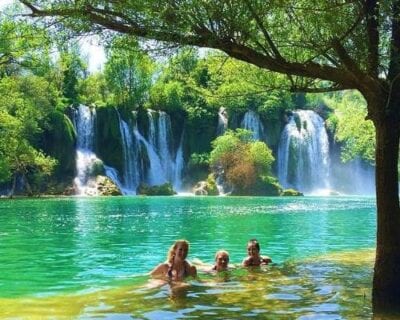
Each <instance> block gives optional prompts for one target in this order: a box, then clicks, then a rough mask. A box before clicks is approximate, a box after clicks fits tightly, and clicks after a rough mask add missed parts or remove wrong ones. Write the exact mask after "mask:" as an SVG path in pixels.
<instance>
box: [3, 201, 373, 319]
mask: <svg viewBox="0 0 400 320" xmlns="http://www.w3.org/2000/svg"><path fill="white" fill-rule="evenodd" d="M375 229H376V222H375V199H374V198H368V197H326V198H320V197H301V198H250V197H238V198H230V197H207V198H202V197H197V198H194V197H156V198H150V197H114V198H61V199H33V200H27V199H21V200H14V201H9V200H3V201H0V315H3V316H6V317H7V316H9V317H25V316H37V317H41V316H44V317H46V316H48V317H51V318H54V317H55V318H57V317H72V318H79V317H82V318H88V317H95V318H97V317H103V316H110V317H116V318H140V319H179V318H185V317H195V316H196V317H207V318H216V319H217V318H243V317H253V318H261V319H280V318H282V319H287V318H298V319H311V318H313V319H314V318H316V319H320V318H326V319H341V318H346V319H347V318H358V317H370V316H371V307H370V286H371V285H370V282H371V276H372V259H373V250H372V249H373V247H374V245H375ZM179 238H185V239H187V240H189V241H190V243H191V247H190V253H189V260H191V259H193V258H197V259H201V260H202V261H204V262H209V263H212V261H213V256H214V254H215V252H216V251H217V250H219V249H226V250H228V251H229V252H230V255H231V262H232V263H237V264H239V263H240V262H241V261H242V259H243V258H244V257H245V255H246V242H247V240H248V239H249V238H257V239H258V240H259V241H260V243H261V253H264V254H266V255H269V256H270V257H272V259H273V261H274V262H275V264H274V265H272V266H268V267H267V268H265V269H261V270H253V271H247V270H244V269H242V268H236V269H235V270H233V271H232V272H231V273H230V274H229V275H225V276H224V277H214V276H210V275H205V274H200V276H199V279H196V280H191V281H189V283H188V284H187V285H186V286H182V285H179V286H173V287H172V288H171V286H170V285H168V284H160V285H156V284H154V283H152V282H151V281H149V279H148V277H147V276H146V275H145V274H146V273H147V272H149V271H150V270H151V269H152V268H153V267H154V266H155V265H156V264H158V263H160V262H162V261H164V260H165V257H166V253H167V250H168V248H169V246H170V245H171V244H172V242H173V241H174V240H175V239H179ZM2 313H3V314H2Z"/></svg>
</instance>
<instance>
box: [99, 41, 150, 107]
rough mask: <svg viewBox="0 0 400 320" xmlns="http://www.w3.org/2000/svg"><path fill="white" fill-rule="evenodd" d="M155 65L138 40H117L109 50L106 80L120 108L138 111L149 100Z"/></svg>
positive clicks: (114, 102)
mask: <svg viewBox="0 0 400 320" xmlns="http://www.w3.org/2000/svg"><path fill="white" fill-rule="evenodd" d="M153 70H154V63H153V61H152V60H151V59H150V57H149V56H148V55H147V54H145V53H144V52H142V51H141V50H140V47H139V44H138V42H137V41H136V40H135V39H132V38H129V37H126V36H125V37H123V36H119V37H115V38H114V39H113V40H112V43H111V46H110V48H109V49H108V50H107V63H106V66H105V77H106V82H107V85H108V87H109V88H110V90H111V93H112V96H113V99H112V100H114V101H110V102H111V103H113V104H114V105H117V106H125V107H128V108H130V109H137V108H139V107H140V106H143V104H144V102H145V101H146V99H147V97H148V92H149V89H150V85H151V78H152V75H153Z"/></svg>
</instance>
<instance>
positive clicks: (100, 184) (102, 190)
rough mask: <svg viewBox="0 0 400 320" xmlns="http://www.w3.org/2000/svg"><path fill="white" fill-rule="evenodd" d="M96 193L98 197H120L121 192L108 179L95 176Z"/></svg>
mask: <svg viewBox="0 0 400 320" xmlns="http://www.w3.org/2000/svg"><path fill="white" fill-rule="evenodd" d="M96 184H97V192H98V195H99V196H120V195H122V193H121V190H119V189H118V187H117V186H116V185H115V183H114V182H112V181H111V180H110V178H108V177H105V176H97V178H96Z"/></svg>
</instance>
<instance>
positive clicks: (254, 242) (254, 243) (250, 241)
mask: <svg viewBox="0 0 400 320" xmlns="http://www.w3.org/2000/svg"><path fill="white" fill-rule="evenodd" d="M249 245H254V246H255V247H256V248H257V250H258V252H260V243H259V242H258V240H257V239H250V240H249V241H248V242H247V246H249Z"/></svg>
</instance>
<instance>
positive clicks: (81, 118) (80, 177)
mask: <svg viewBox="0 0 400 320" xmlns="http://www.w3.org/2000/svg"><path fill="white" fill-rule="evenodd" d="M95 118H96V110H95V109H91V108H89V107H87V106H84V105H79V107H78V109H76V110H75V114H74V125H75V129H76V132H77V142H76V144H77V148H76V173H77V175H76V177H75V179H74V184H75V188H76V191H77V192H76V193H77V194H80V195H83V194H87V195H96V194H97V189H96V188H95V186H93V185H92V184H90V183H89V182H90V174H91V171H92V168H93V166H94V165H95V163H96V161H98V160H99V159H98V158H97V157H96V154H95V153H94V152H93V146H94V132H95V131H94V123H95Z"/></svg>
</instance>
